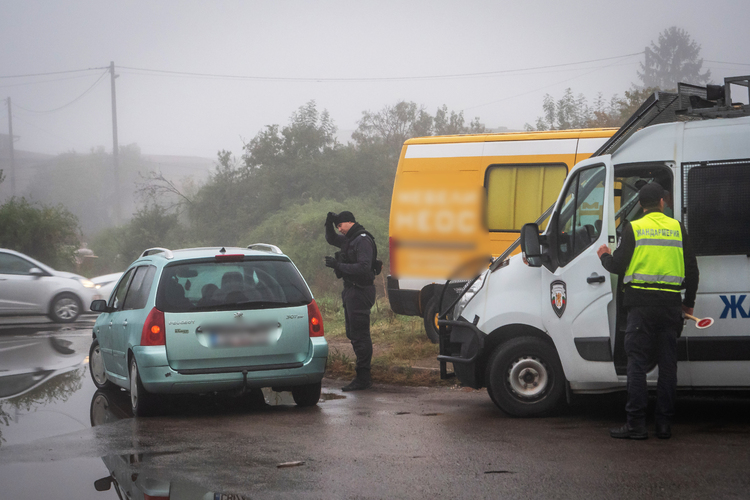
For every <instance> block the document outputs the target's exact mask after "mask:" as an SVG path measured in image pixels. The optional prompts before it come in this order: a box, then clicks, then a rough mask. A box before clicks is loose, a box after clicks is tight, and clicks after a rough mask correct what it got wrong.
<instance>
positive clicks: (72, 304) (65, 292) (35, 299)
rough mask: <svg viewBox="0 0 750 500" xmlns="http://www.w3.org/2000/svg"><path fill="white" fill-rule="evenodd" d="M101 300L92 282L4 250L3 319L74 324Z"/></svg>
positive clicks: (0, 280) (0, 269)
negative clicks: (27, 317)
mask: <svg viewBox="0 0 750 500" xmlns="http://www.w3.org/2000/svg"><path fill="white" fill-rule="evenodd" d="M99 298H101V297H100V296H99V294H98V293H97V290H96V285H94V283H92V282H91V280H88V279H86V278H84V277H83V276H79V275H77V274H73V273H66V272H63V271H56V270H55V269H52V268H51V267H49V266H47V265H45V264H42V263H41V262H39V261H38V260H34V259H32V258H31V257H29V256H28V255H24V254H22V253H20V252H15V251H13V250H7V249H5V248H0V315H5V316H8V315H22V314H46V315H47V316H49V318H50V319H51V320H52V321H56V322H59V323H70V322H72V321H75V320H76V318H78V316H79V315H80V314H81V313H82V312H83V311H88V310H89V306H90V305H91V302H92V301H93V300H96V299H99Z"/></svg>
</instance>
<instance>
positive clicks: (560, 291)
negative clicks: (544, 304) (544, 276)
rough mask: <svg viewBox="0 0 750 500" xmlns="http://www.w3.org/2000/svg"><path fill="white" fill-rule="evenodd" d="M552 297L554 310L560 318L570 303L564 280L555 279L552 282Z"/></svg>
mask: <svg viewBox="0 0 750 500" xmlns="http://www.w3.org/2000/svg"><path fill="white" fill-rule="evenodd" d="M550 299H551V300H552V310H553V311H555V314H557V317H558V318H561V317H562V315H563V313H564V312H565V306H566V305H567V304H568V293H567V291H566V289H565V282H564V281H553V282H552V283H551V284H550Z"/></svg>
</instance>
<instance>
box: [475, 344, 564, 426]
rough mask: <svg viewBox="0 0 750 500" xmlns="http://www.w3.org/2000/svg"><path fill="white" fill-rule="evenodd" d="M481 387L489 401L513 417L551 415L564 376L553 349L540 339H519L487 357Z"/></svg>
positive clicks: (559, 394) (558, 396)
mask: <svg viewBox="0 0 750 500" xmlns="http://www.w3.org/2000/svg"><path fill="white" fill-rule="evenodd" d="M485 384H486V385H487V392H488V393H489V395H490V398H491V399H492V401H493V402H494V403H495V404H496V405H497V407H498V408H500V409H501V410H502V411H504V412H505V413H507V414H509V415H513V416H516V417H532V416H541V415H544V414H546V413H549V412H551V411H552V410H553V409H555V407H557V405H558V404H559V402H560V400H561V399H562V396H563V395H564V393H565V374H564V373H563V369H562V365H561V364H560V359H559V358H558V356H557V352H556V351H555V349H554V348H553V347H552V346H551V345H549V344H548V343H546V342H544V341H543V340H541V339H538V338H534V337H519V338H514V339H511V340H508V341H507V342H505V343H503V344H500V345H499V346H498V347H497V348H496V349H495V351H494V352H493V353H492V355H491V356H490V359H489V362H488V363H487V368H486V372H485Z"/></svg>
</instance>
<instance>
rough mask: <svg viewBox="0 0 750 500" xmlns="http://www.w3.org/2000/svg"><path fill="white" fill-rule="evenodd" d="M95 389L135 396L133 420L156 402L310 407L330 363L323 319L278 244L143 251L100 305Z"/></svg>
mask: <svg viewBox="0 0 750 500" xmlns="http://www.w3.org/2000/svg"><path fill="white" fill-rule="evenodd" d="M91 310H92V311H95V312H100V313H101V314H100V315H99V317H98V318H97V320H96V323H95V324H94V332H93V335H94V340H93V342H92V344H91V349H90V352H89V366H90V371H91V377H92V379H93V380H94V384H95V385H96V386H97V387H98V388H100V389H103V388H106V387H111V386H112V385H117V386H120V387H123V388H125V389H126V390H128V391H130V396H131V397H130V400H131V404H132V407H133V413H134V414H135V415H147V414H150V413H152V412H153V411H154V409H155V407H156V405H157V403H158V399H159V397H160V395H164V394H185V393H194V394H199V393H209V392H215V391H243V390H245V389H254V388H261V387H271V388H273V389H274V390H279V391H281V390H290V391H291V392H292V395H293V397H294V401H295V403H297V405H299V406H312V405H315V404H317V402H318V400H319V399H320V388H321V380H322V378H323V374H324V373H325V368H326V360H327V357H328V343H327V342H326V340H325V338H324V337H323V320H322V317H321V314H320V311H319V309H318V306H317V304H316V303H315V300H314V299H313V296H312V293H311V292H310V289H309V287H308V286H307V283H305V280H304V279H303V278H302V275H301V274H300V272H299V271H298V270H297V268H296V266H295V265H294V264H293V263H292V261H291V260H290V259H289V257H287V256H286V255H284V254H283V253H282V252H281V250H279V249H278V248H277V247H275V246H273V245H266V244H255V245H250V246H249V247H247V248H218V247H217V248H193V249H185V250H174V251H170V250H168V249H164V248H152V249H149V250H146V251H144V252H143V254H142V255H141V256H140V258H139V259H138V260H136V261H135V262H134V263H133V264H131V265H130V267H129V268H128V269H127V270H126V271H125V273H124V274H123V275H122V278H121V279H120V281H119V282H118V284H117V286H116V287H115V289H114V291H113V292H112V295H111V297H110V298H109V300H108V301H105V300H96V301H94V302H92V304H91Z"/></svg>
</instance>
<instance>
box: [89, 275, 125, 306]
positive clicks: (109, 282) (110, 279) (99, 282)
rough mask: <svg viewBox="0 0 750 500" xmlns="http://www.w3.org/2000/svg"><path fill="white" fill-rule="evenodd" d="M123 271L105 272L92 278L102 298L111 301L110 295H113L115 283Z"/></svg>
mask: <svg viewBox="0 0 750 500" xmlns="http://www.w3.org/2000/svg"><path fill="white" fill-rule="evenodd" d="M121 276H122V273H112V274H105V275H102V276H97V277H96V278H91V282H92V283H93V284H94V289H95V290H96V293H97V294H98V295H100V296H101V298H102V299H104V300H106V301H108V302H109V296H110V295H112V290H114V289H115V285H116V284H117V282H118V281H119V280H120V277H121Z"/></svg>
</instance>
